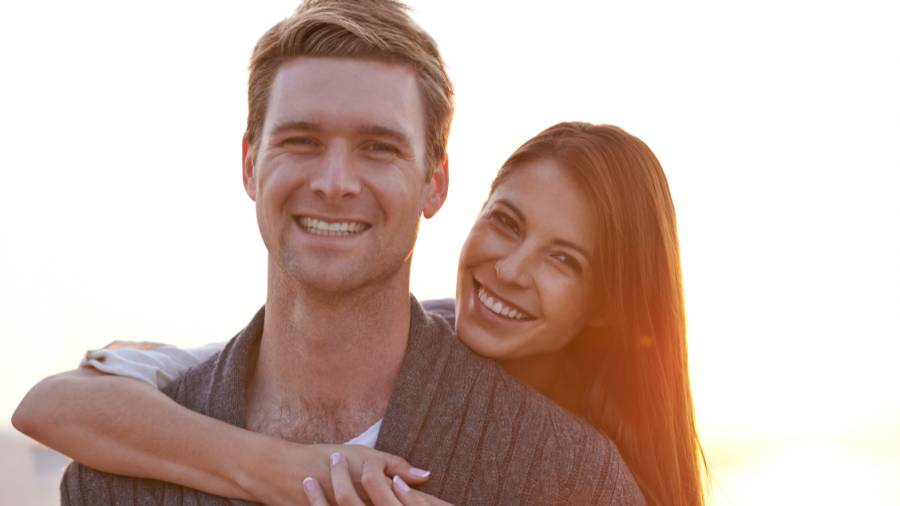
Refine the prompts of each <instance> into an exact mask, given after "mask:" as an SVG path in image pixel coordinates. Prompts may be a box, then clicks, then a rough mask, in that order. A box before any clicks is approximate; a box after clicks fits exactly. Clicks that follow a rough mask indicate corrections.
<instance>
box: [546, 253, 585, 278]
mask: <svg viewBox="0 0 900 506" xmlns="http://www.w3.org/2000/svg"><path fill="white" fill-rule="evenodd" d="M553 259H554V260H556V261H557V262H559V263H560V264H562V265H564V266H566V267H567V268H569V269H571V270H572V272H574V273H575V274H581V272H582V269H581V264H580V263H579V262H578V260H575V258H574V257H572V256H570V255H567V254H565V253H556V254H554V255H553Z"/></svg>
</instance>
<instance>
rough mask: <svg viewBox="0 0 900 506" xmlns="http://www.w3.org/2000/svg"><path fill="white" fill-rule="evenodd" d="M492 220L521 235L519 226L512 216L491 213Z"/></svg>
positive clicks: (496, 212) (497, 212) (499, 212)
mask: <svg viewBox="0 0 900 506" xmlns="http://www.w3.org/2000/svg"><path fill="white" fill-rule="evenodd" d="M489 217H490V219H491V220H492V221H493V222H494V223H497V224H498V225H500V226H501V227H503V228H505V229H506V230H509V231H510V232H512V233H514V234H518V233H519V224H518V223H516V220H514V219H513V218H512V217H511V216H509V215H508V214H506V213H504V212H502V211H491V214H490V215H489Z"/></svg>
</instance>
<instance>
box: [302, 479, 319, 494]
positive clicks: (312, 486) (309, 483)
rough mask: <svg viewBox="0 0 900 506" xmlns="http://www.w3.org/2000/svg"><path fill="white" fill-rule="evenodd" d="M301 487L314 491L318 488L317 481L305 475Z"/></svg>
mask: <svg viewBox="0 0 900 506" xmlns="http://www.w3.org/2000/svg"><path fill="white" fill-rule="evenodd" d="M303 488H305V489H306V491H307V492H315V491H316V490H317V489H318V488H319V483H318V482H317V481H316V480H315V478H313V477H311V476H307V477H306V478H303Z"/></svg>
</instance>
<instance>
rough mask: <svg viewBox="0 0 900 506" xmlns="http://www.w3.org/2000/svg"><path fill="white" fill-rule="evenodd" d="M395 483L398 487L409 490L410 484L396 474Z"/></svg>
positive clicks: (405, 490)
mask: <svg viewBox="0 0 900 506" xmlns="http://www.w3.org/2000/svg"><path fill="white" fill-rule="evenodd" d="M394 485H397V487H398V488H399V489H400V490H402V491H404V492H409V485H407V484H406V482H405V481H403V479H402V478H400V477H399V476H394Z"/></svg>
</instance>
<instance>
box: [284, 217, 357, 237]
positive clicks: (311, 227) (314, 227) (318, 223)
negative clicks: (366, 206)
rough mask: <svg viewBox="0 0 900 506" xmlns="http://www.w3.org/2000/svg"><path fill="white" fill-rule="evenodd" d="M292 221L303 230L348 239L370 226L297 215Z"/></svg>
mask: <svg viewBox="0 0 900 506" xmlns="http://www.w3.org/2000/svg"><path fill="white" fill-rule="evenodd" d="M294 221H295V222H296V223H297V225H299V226H300V228H302V229H303V230H305V231H307V232H309V233H311V234H314V235H322V236H343V237H349V236H354V235H358V234H360V233H362V232H365V231H366V230H368V229H369V228H371V227H372V226H371V225H369V224H368V223H366V222H363V221H357V220H352V219H342V218H329V219H324V218H318V217H312V216H304V215H299V216H295V217H294Z"/></svg>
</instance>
